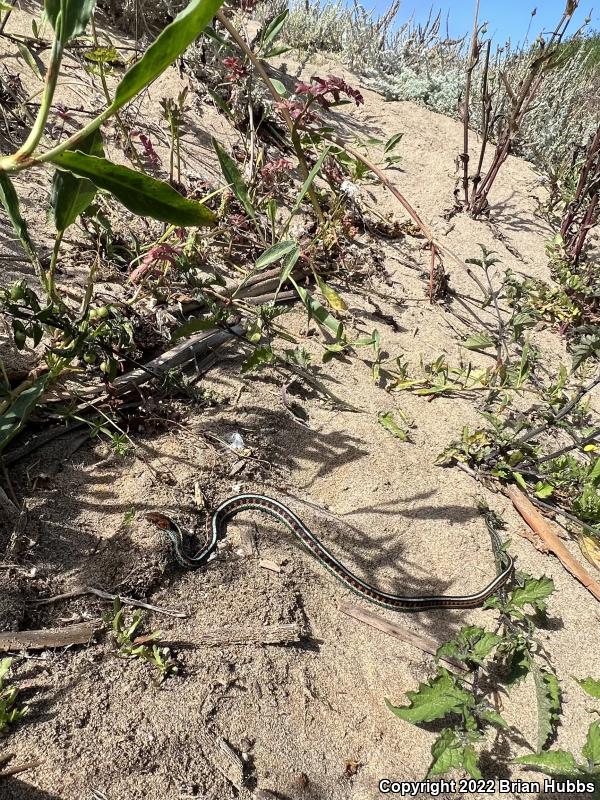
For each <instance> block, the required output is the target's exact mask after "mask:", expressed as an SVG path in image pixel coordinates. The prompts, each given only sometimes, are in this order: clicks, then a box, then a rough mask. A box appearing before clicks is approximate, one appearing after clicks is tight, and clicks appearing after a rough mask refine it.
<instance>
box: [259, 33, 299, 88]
mask: <svg viewBox="0 0 600 800" xmlns="http://www.w3.org/2000/svg"><path fill="white" fill-rule="evenodd" d="M291 50H292V48H291V47H286V46H285V45H281V46H280V47H273V48H272V50H269V51H267V52H266V53H265V54H264V55H263V58H265V59H267V58H275V56H282V55H283V54H284V53H289V52H290V51H291ZM271 83H273V79H272V78H271ZM277 83H280V81H277ZM281 85H282V86H283V84H281ZM283 88H284V89H285V86H284V87H283ZM277 91H278V93H279V94H281V92H280V91H279V90H277Z"/></svg>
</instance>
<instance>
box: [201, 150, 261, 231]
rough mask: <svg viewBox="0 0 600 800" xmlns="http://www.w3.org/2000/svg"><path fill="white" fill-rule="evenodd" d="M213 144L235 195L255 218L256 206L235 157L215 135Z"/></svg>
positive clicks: (224, 174)
mask: <svg viewBox="0 0 600 800" xmlns="http://www.w3.org/2000/svg"><path fill="white" fill-rule="evenodd" d="M212 144H213V147H214V149H215V153H216V154H217V158H218V159H219V164H220V165H221V171H222V173H223V177H224V178H225V180H226V181H227V183H228V184H229V185H230V186H231V188H232V190H233V193H234V195H235V196H236V197H237V199H238V200H239V201H240V203H241V204H242V205H243V207H244V210H245V211H246V213H247V214H248V216H250V217H252V219H255V218H256V212H255V211H254V206H253V205H252V201H251V200H250V195H249V194H248V187H247V186H246V183H245V181H244V178H243V177H242V173H241V172H240V171H239V169H238V165H237V164H236V163H235V161H234V160H233V158H231V156H230V155H229V154H228V153H226V152H225V150H224V149H223V148H222V147H221V145H220V144H219V142H217V140H216V139H215V138H214V137H213V140H212Z"/></svg>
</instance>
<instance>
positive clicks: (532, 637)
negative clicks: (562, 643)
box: [386, 510, 560, 778]
mask: <svg viewBox="0 0 600 800" xmlns="http://www.w3.org/2000/svg"><path fill="white" fill-rule="evenodd" d="M485 513H486V515H487V518H488V524H493V525H495V526H498V525H499V524H501V521H500V520H499V518H498V517H496V515H493V514H492V513H491V512H489V510H486V511H485ZM517 580H518V584H517V585H516V586H514V587H513V588H512V589H510V590H508V591H507V590H502V591H501V592H500V593H499V595H497V596H496V597H493V598H491V599H490V600H489V601H488V602H487V603H486V607H488V608H494V609H496V610H498V611H499V612H500V616H499V620H498V624H497V626H496V629H495V630H494V631H489V630H486V629H484V628H481V627H479V626H477V625H468V626H465V627H463V628H461V630H460V631H459V632H458V634H457V635H456V637H454V638H453V639H451V640H449V641H447V642H445V643H444V644H443V645H441V646H440V648H439V649H438V651H437V653H436V660H437V662H438V666H437V671H436V674H435V676H434V677H433V678H431V679H430V680H429V681H427V682H425V683H421V684H420V686H419V688H418V690H416V691H411V692H407V698H408V700H409V703H408V705H404V706H394V705H392V704H391V703H390V702H389V701H388V700H386V705H387V707H388V708H389V710H390V711H391V712H392V713H393V714H395V715H396V717H398V718H399V719H401V720H404V721H405V722H410V723H412V724H414V725H421V724H427V723H430V722H434V721H436V722H438V723H439V724H441V725H443V727H442V729H441V731H440V732H439V734H438V736H437V738H436V740H435V742H434V743H433V745H432V747H431V755H432V760H431V763H430V765H429V769H428V772H427V777H431V776H434V775H443V774H445V773H447V772H449V771H451V770H460V771H462V772H466V773H468V774H469V775H470V776H472V777H473V778H481V777H482V773H481V769H480V765H479V758H480V750H481V746H482V745H484V743H485V741H486V736H487V734H488V732H489V731H490V729H492V730H494V731H495V733H496V735H497V736H502V734H503V733H505V734H506V735H507V736H508V734H509V733H510V730H511V729H510V726H509V724H508V722H507V721H506V720H505V719H504V717H503V716H502V715H501V713H500V711H499V708H498V697H499V694H498V693H499V691H500V689H501V688H503V689H504V688H506V689H510V688H511V687H513V686H515V685H516V684H517V683H518V682H520V681H522V680H524V679H525V678H526V677H527V675H529V674H531V675H532V677H533V680H534V684H535V689H536V695H537V706H538V708H537V712H538V744H539V749H540V750H543V749H544V748H545V747H546V746H547V744H548V743H549V742H550V741H551V739H552V737H553V736H554V734H555V732H556V728H557V725H558V722H559V715H560V687H559V683H558V679H557V678H556V675H555V674H554V672H553V670H552V669H551V667H550V665H549V663H548V662H547V660H546V658H545V656H544V650H543V648H542V646H541V644H540V642H539V641H538V639H537V637H536V631H537V627H538V625H539V624H540V623H543V615H544V613H545V609H546V605H545V604H546V600H547V599H548V597H549V596H550V595H551V594H552V592H553V591H554V584H553V582H552V580H551V579H550V578H545V577H544V578H532V577H531V576H529V575H523V574H519V575H518V576H517ZM441 660H446V661H448V660H449V661H452V662H453V663H454V664H457V665H458V667H459V671H457V672H455V673H453V672H450V671H449V670H448V669H447V668H446V667H444V666H442V665H441V664H440V661H441ZM509 740H510V738H508V739H507V741H509Z"/></svg>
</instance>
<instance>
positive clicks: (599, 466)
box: [588, 458, 600, 483]
mask: <svg viewBox="0 0 600 800" xmlns="http://www.w3.org/2000/svg"><path fill="white" fill-rule="evenodd" d="M588 478H589V480H590V481H592V483H595V482H596V481H597V480H598V479H600V458H597V459H596V460H595V462H594V466H593V467H592V469H591V470H590V471H589V474H588Z"/></svg>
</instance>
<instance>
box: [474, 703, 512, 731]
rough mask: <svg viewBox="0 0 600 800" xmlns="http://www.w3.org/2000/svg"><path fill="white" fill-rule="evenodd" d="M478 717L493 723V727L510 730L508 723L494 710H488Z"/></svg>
mask: <svg viewBox="0 0 600 800" xmlns="http://www.w3.org/2000/svg"><path fill="white" fill-rule="evenodd" d="M478 716H479V717H480V719H484V720H486V721H487V722H491V723H492V725H497V726H498V727H499V728H503V729H506V728H508V722H507V721H506V720H505V719H504V717H503V716H502V715H501V714H499V713H498V712H497V711H496V709H494V708H488V709H487V710H486V711H482V712H480V713H479V715H478Z"/></svg>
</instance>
